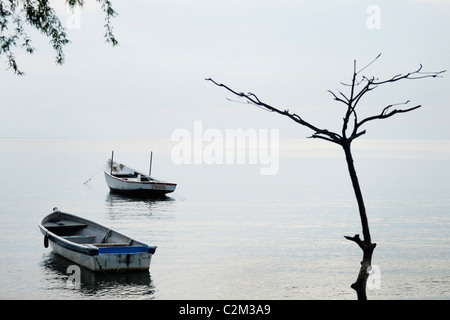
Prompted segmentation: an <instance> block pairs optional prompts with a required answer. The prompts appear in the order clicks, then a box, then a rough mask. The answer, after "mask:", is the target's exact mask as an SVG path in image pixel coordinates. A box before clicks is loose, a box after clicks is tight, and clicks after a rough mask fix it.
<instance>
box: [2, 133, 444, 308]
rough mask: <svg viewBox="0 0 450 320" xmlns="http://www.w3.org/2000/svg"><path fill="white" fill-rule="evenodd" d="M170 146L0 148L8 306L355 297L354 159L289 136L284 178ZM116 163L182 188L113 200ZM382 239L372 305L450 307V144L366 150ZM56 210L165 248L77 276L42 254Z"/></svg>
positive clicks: (63, 142) (35, 144) (281, 167)
mask: <svg viewBox="0 0 450 320" xmlns="http://www.w3.org/2000/svg"><path fill="white" fill-rule="evenodd" d="M173 148H174V144H173V142H172V141H170V140H168V139H12V138H8V139H6V138H5V139H0V167H1V174H0V199H1V208H0V299H169V300H171V299H174V300H175V299H177V300H178V299H286V300H294V299H295V300H297V299H355V298H356V295H355V293H354V291H353V290H352V289H351V288H350V285H351V283H353V282H354V281H355V279H356V276H357V273H358V271H359V263H360V261H361V258H362V252H361V250H360V249H359V248H358V247H357V246H356V245H355V243H353V242H350V241H348V240H346V239H345V238H344V235H349V236H353V235H355V234H358V233H361V226H360V220H359V214H358V210H357V206H356V201H355V198H354V194H353V190H352V186H351V182H350V178H349V176H348V172H347V168H346V164H345V159H344V158H343V152H342V151H341V150H339V148H338V147H336V146H334V145H332V144H329V143H327V142H325V141H319V140H307V139H292V140H289V139H284V140H283V139H281V140H280V144H279V159H278V160H279V162H278V171H277V172H276V173H274V174H271V175H262V174H261V170H260V169H261V168H260V166H259V165H258V163H255V164H248V163H247V164H245V163H244V164H238V163H232V164H226V163H224V164H214V163H212V164H205V163H202V164H195V163H191V164H179V163H175V162H174V161H173V155H172V153H171V151H172V150H173ZM112 150H114V151H115V153H114V160H115V161H118V162H120V163H124V164H126V165H128V166H130V167H133V168H135V169H137V170H140V171H144V172H146V171H147V170H149V159H150V152H151V151H153V159H152V175H153V176H154V177H157V178H160V179H163V180H166V181H168V182H174V183H177V184H178V186H177V189H176V191H175V192H174V193H172V194H169V195H168V196H167V197H166V198H165V199H163V200H145V199H133V198H127V197H123V196H119V195H113V194H110V192H109V190H108V187H107V186H106V183H105V180H104V177H103V171H102V170H103V167H104V165H105V163H106V161H107V160H108V158H109V157H110V156H111V151H112ZM354 158H355V165H356V169H357V173H358V177H359V180H360V184H361V188H362V191H363V195H364V199H365V203H366V207H367V213H368V219H369V224H370V228H371V233H372V241H374V242H376V243H377V247H376V249H375V251H374V255H373V261H372V264H373V267H374V268H373V270H374V272H376V274H374V278H371V282H370V284H369V287H370V288H369V289H368V292H367V293H368V297H369V299H449V298H450V170H448V168H449V164H450V141H447V140H433V141H429V140H363V139H361V141H358V142H355V146H354ZM53 207H58V208H59V209H60V210H61V211H65V212H68V213H72V214H75V215H79V216H82V217H85V218H88V219H90V220H94V221H96V222H99V223H101V224H104V225H106V226H109V227H110V228H113V229H116V230H117V231H120V232H122V233H124V234H126V235H129V236H131V237H133V238H135V239H138V240H140V241H142V242H145V243H148V244H150V245H156V246H157V247H158V248H157V250H156V253H155V255H154V256H153V258H152V262H151V266H150V271H149V272H148V273H146V272H144V273H130V274H128V273H122V274H114V273H93V272H90V271H88V270H85V269H81V270H80V273H81V274H80V280H79V282H80V283H79V286H73V285H71V283H70V282H69V281H68V280H69V279H70V274H69V273H68V268H69V267H70V266H71V265H73V263H72V262H70V261H67V260H65V259H63V258H61V257H59V256H58V255H56V254H54V253H53V252H52V250H51V248H45V247H44V244H43V236H42V234H41V233H40V231H39V229H38V226H37V225H38V222H39V221H40V219H42V218H43V217H44V216H45V215H47V214H48V213H50V212H51V211H52V208H53Z"/></svg>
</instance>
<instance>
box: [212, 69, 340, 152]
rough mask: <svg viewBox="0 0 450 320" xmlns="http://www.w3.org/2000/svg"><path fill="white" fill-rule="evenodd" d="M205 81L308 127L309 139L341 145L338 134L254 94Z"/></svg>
mask: <svg viewBox="0 0 450 320" xmlns="http://www.w3.org/2000/svg"><path fill="white" fill-rule="evenodd" d="M205 80H206V81H211V82H212V83H214V84H215V85H216V86H218V87H223V88H225V89H227V90H228V91H229V92H231V93H233V94H234V95H236V96H238V97H242V98H245V99H246V100H247V102H248V103H250V104H253V105H255V106H258V107H262V108H263V109H265V110H267V111H271V112H276V113H279V114H281V115H283V116H286V117H288V118H290V119H292V120H293V121H295V122H297V123H299V124H301V125H303V126H305V127H308V128H309V129H311V130H313V131H314V134H313V135H312V136H311V137H310V138H319V139H324V140H327V141H330V142H334V143H337V144H339V145H340V144H341V139H342V137H341V136H340V135H339V134H337V133H335V132H332V131H328V130H326V129H320V128H318V127H316V126H314V125H312V124H311V123H309V122H307V121H305V120H303V119H302V118H301V117H300V116H299V115H298V114H295V113H290V112H289V110H280V109H278V108H275V107H273V106H271V105H269V104H267V103H264V102H262V101H261V100H260V99H259V98H258V97H257V96H256V95H255V94H254V93H251V92H249V93H243V92H237V91H235V90H233V89H231V88H230V87H228V86H226V85H224V84H222V83H217V82H216V81H214V80H213V79H211V78H206V79H205Z"/></svg>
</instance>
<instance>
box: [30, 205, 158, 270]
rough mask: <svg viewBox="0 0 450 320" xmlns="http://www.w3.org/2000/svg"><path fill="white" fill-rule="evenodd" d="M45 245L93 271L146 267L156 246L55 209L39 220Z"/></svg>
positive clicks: (140, 268)
mask: <svg viewBox="0 0 450 320" xmlns="http://www.w3.org/2000/svg"><path fill="white" fill-rule="evenodd" d="M39 229H40V231H41V233H42V234H43V235H44V246H45V247H48V246H49V245H50V247H51V248H52V249H53V251H55V252H56V253H57V254H59V255H61V256H62V257H64V258H66V259H68V260H71V261H73V262H75V263H76V264H78V265H80V266H83V267H85V268H87V269H90V270H92V271H135V270H148V269H149V268H150V262H151V258H152V255H153V254H154V253H155V251H156V246H148V245H146V244H144V243H142V242H139V241H137V240H134V239H132V238H130V237H128V236H125V235H123V234H121V233H119V232H117V231H115V230H112V229H109V228H107V227H105V226H102V225H100V224H97V223H95V222H92V221H90V220H87V219H84V218H81V217H77V216H74V215H71V214H68V213H63V212H60V211H54V212H53V213H51V214H49V215H47V216H46V217H45V218H44V219H42V220H41V222H40V223H39Z"/></svg>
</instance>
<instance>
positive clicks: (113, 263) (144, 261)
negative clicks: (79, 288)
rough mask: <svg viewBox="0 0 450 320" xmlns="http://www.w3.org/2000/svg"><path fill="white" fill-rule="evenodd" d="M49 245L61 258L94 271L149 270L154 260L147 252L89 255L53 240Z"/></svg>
mask: <svg viewBox="0 0 450 320" xmlns="http://www.w3.org/2000/svg"><path fill="white" fill-rule="evenodd" d="M49 244H50V246H51V248H52V249H53V251H55V252H56V253H57V254H59V255H60V256H62V257H64V258H66V259H68V260H70V261H73V262H75V263H76V264H78V265H80V266H83V267H85V268H87V269H90V270H92V271H114V272H123V271H138V270H148V269H149V268H150V262H151V259H152V254H150V253H145V252H140V253H133V254H131V253H118V254H99V255H88V254H84V253H81V252H77V251H73V250H70V249H67V248H65V247H63V246H61V245H60V244H58V242H54V241H51V240H49Z"/></svg>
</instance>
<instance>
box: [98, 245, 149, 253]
mask: <svg viewBox="0 0 450 320" xmlns="http://www.w3.org/2000/svg"><path fill="white" fill-rule="evenodd" d="M139 252H148V247H144V246H126V247H102V248H98V254H108V253H109V254H111V253H139Z"/></svg>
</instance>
